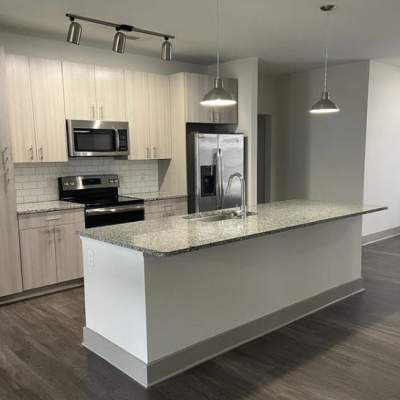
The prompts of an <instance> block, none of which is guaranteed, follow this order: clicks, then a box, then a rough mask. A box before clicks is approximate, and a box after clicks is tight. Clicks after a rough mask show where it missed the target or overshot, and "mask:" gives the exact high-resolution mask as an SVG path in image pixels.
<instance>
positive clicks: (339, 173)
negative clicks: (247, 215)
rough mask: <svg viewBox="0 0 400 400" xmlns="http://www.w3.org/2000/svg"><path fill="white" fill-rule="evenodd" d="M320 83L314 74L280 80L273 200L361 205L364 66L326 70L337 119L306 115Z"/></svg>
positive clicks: (366, 70) (319, 72)
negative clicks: (339, 202)
mask: <svg viewBox="0 0 400 400" xmlns="http://www.w3.org/2000/svg"><path fill="white" fill-rule="evenodd" d="M322 78H323V70H322V69H317V70H312V71H307V72H302V73H297V74H292V75H288V76H284V77H281V78H280V79H279V82H278V110H279V118H278V135H277V141H276V144H275V148H274V152H275V157H274V160H275V169H276V171H277V177H276V182H275V186H276V187H275V193H276V198H277V199H290V198H308V199H314V200H326V201H329V200H334V201H344V202H362V200H363V180H364V156H365V134H366V119H367V102H368V78H369V62H358V63H351V64H345V65H339V66H334V67H331V68H330V69H329V87H330V90H331V95H332V98H333V99H334V100H335V101H336V102H337V103H338V105H339V106H340V108H341V112H340V113H339V114H336V115H325V116H321V115H319V116H312V115H310V114H309V112H308V111H309V107H310V106H311V104H312V103H313V102H315V101H316V100H317V99H318V97H319V96H320V95H321V90H322Z"/></svg>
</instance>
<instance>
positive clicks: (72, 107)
mask: <svg viewBox="0 0 400 400" xmlns="http://www.w3.org/2000/svg"><path fill="white" fill-rule="evenodd" d="M62 70H63V82H64V99H65V116H66V118H67V119H88V120H95V119H97V110H96V83H95V82H96V81H95V75H94V65H88V64H76V63H70V62H63V63H62Z"/></svg>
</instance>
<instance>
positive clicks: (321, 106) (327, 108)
mask: <svg viewBox="0 0 400 400" xmlns="http://www.w3.org/2000/svg"><path fill="white" fill-rule="evenodd" d="M334 8H335V6H334V5H333V4H328V5H326V6H322V7H321V11H322V12H324V13H326V15H327V16H329V12H330V11H332V10H333V9H334ZM326 26H327V34H326V43H325V49H324V59H325V65H324V90H323V92H322V96H321V99H320V100H318V101H317V102H316V103H315V104H314V105H313V106H312V107H311V109H310V113H311V114H334V113H338V112H339V111H340V108H339V107H338V106H337V104H336V103H335V102H334V101H332V100H331V99H330V96H329V91H328V24H326Z"/></svg>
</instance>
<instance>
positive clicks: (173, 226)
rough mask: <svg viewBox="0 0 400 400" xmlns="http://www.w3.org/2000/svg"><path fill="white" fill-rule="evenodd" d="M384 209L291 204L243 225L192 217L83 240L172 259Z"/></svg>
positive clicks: (261, 209) (260, 212)
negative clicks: (192, 252)
mask: <svg viewBox="0 0 400 400" xmlns="http://www.w3.org/2000/svg"><path fill="white" fill-rule="evenodd" d="M384 209H386V207H373V206H371V207H370V206H363V205H354V204H338V203H326V202H315V201H308V200H289V201H283V202H274V203H269V204H260V205H258V206H254V207H249V211H253V212H256V213H257V215H253V216H249V217H247V218H246V219H245V220H242V219H231V220H224V221H218V222H201V221H198V220H196V219H195V218H193V215H191V218H190V219H185V218H184V217H182V216H178V217H169V218H163V219H158V220H152V221H141V222H134V223H129V224H122V225H112V226H107V227H100V228H93V229H87V230H85V231H84V233H83V234H82V236H84V237H89V238H92V239H96V240H100V241H104V242H107V243H111V244H115V245H117V246H122V247H127V248H131V249H135V250H139V251H142V252H143V253H145V254H148V255H155V256H168V255H175V254H180V253H185V252H189V251H194V250H199V249H201V248H205V247H211V246H218V245H222V244H225V243H230V242H234V241H239V240H244V239H249V238H252V237H257V236H262V235H268V234H273V233H278V232H283V231H287V230H290V229H296V228H301V227H305V226H309V225H314V224H318V223H323V222H328V221H332V220H336V219H341V218H347V217H351V216H356V215H362V214H367V213H371V212H376V211H382V210H384ZM208 214H210V213H207V215H208Z"/></svg>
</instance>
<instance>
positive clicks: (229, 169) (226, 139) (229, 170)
mask: <svg viewBox="0 0 400 400" xmlns="http://www.w3.org/2000/svg"><path fill="white" fill-rule="evenodd" d="M219 150H220V151H219V155H220V158H221V186H222V189H221V190H222V200H221V208H231V207H236V206H240V202H241V188H240V181H239V179H237V178H235V179H234V180H233V182H232V186H231V188H230V189H229V191H227V186H228V180H229V177H230V176H231V175H232V174H234V173H236V172H239V173H240V174H242V175H243V176H244V137H243V135H239V134H238V135H219Z"/></svg>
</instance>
